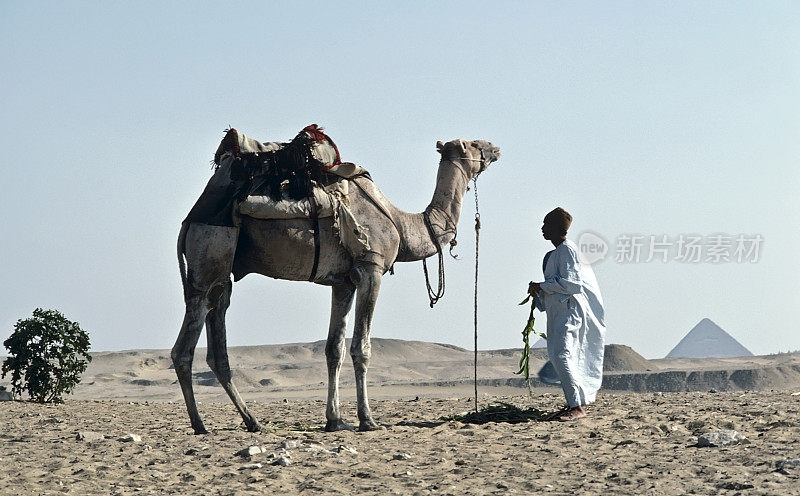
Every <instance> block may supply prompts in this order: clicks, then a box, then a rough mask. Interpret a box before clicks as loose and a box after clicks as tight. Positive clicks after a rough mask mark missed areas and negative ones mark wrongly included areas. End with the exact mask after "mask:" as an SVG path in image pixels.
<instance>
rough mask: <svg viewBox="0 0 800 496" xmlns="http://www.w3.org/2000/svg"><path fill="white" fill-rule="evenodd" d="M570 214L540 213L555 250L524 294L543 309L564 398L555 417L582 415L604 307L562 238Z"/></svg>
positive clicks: (586, 269) (594, 380) (592, 381)
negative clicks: (540, 278)
mask: <svg viewBox="0 0 800 496" xmlns="http://www.w3.org/2000/svg"><path fill="white" fill-rule="evenodd" d="M570 224H572V216H571V215H570V214H569V213H568V212H567V211H566V210H564V209H563V208H561V207H558V208H556V209H554V210H553V211H551V212H550V213H548V214H547V215H546V216H545V217H544V224H543V225H542V236H544V239H546V240H548V241H550V242H551V243H553V246H555V247H556V248H555V250H552V251H550V252H548V253H547V254H546V255H545V257H544V263H543V266H544V269H543V270H544V278H545V280H544V281H543V282H538V283H537V282H531V283H530V285H529V286H528V293H530V294H531V295H532V296H534V297H536V306H537V308H538V309H539V310H542V311H546V312H547V354H548V356H549V358H550V363H551V364H552V365H553V368H555V371H556V373H557V374H558V378H559V380H560V381H561V388H562V389H563V390H564V396H565V397H566V399H567V409H565V410H564V411H563V412H562V413H561V414H560V415H559V416H557V417H556V419H557V420H560V421H562V422H567V421H571V420H576V419H579V418H583V417H585V416H586V411H585V409H584V408H583V407H584V406H585V405H588V404H589V403H592V402H593V401H594V399H595V396H596V395H597V390H598V389H600V384H601V383H602V381H603V349H604V348H603V335H604V334H605V311H604V309H603V298H602V297H601V296H600V289H599V288H598V286H597V280H596V279H595V276H594V272H593V271H592V268H591V267H590V266H589V265H588V264H582V263H581V262H580V260H579V259H578V247H577V246H576V245H575V243H573V242H572V241H570V240H568V239H567V230H568V229H569V226H570Z"/></svg>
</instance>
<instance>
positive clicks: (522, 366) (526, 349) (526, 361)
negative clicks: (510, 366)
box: [514, 295, 547, 396]
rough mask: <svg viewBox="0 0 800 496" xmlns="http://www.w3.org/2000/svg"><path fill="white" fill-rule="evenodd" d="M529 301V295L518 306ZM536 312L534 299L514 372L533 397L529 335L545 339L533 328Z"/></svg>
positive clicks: (545, 336) (542, 334)
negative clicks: (521, 378) (517, 365)
mask: <svg viewBox="0 0 800 496" xmlns="http://www.w3.org/2000/svg"><path fill="white" fill-rule="evenodd" d="M530 300H531V295H528V296H527V297H526V298H525V299H524V300H522V301H521V302H520V305H524V304H526V303H528V301H530ZM534 310H536V298H534V299H533V301H531V313H530V314H529V315H528V323H527V324H525V328H524V329H523V330H522V345H523V346H522V357H520V359H519V370H518V371H517V372H514V373H515V374H524V377H525V384H526V385H527V386H528V394H529V395H531V396H533V390H532V389H531V371H530V360H531V334H533V335H534V336H539V337H541V338H542V339H547V334H545V333H543V332H538V331H536V330H535V329H534V328H533V324H534V322H536V318H535V317H534V316H533V311H534Z"/></svg>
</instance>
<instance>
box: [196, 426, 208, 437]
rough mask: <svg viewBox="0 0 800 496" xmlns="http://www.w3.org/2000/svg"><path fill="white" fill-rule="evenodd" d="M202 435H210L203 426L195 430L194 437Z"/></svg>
mask: <svg viewBox="0 0 800 496" xmlns="http://www.w3.org/2000/svg"><path fill="white" fill-rule="evenodd" d="M202 434H208V431H207V430H206V428H205V427H203V426H202V425H201V426H200V427H195V428H194V435H195V436H200V435H202Z"/></svg>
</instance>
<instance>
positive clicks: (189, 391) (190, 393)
mask: <svg viewBox="0 0 800 496" xmlns="http://www.w3.org/2000/svg"><path fill="white" fill-rule="evenodd" d="M207 312H208V309H207V308H206V306H205V305H204V304H203V297H202V296H201V295H196V296H193V297H190V298H187V300H186V313H185V314H184V317H183V325H182V326H181V331H180V333H179V334H178V339H177V341H175V346H173V347H172V363H173V364H174V366H175V374H176V375H177V376H178V382H179V383H180V385H181V392H182V393H183V399H184V401H185V402H186V410H187V411H188V413H189V420H190V422H191V423H192V428H193V429H194V433H195V434H208V431H207V430H206V428H205V426H204V425H203V420H202V419H201V418H200V412H198V410H197V403H196V402H195V399H194V390H193V388H192V361H193V360H194V349H195V346H197V340H198V339H199V338H200V333H201V332H202V331H203V318H204V317H205V315H206V313H207Z"/></svg>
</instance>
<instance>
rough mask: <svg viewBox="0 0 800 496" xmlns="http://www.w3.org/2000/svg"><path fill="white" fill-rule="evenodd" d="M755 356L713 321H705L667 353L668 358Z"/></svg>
mask: <svg viewBox="0 0 800 496" xmlns="http://www.w3.org/2000/svg"><path fill="white" fill-rule="evenodd" d="M740 356H753V354H752V353H750V350H748V349H747V348H745V347H744V346H742V345H741V343H739V341H736V340H735V339H734V338H733V337H731V335H730V334H728V333H727V332H725V331H724V330H723V329H722V328H721V327H720V326H718V325H717V324H715V323H714V322H713V321H712V320H711V319H703V320H701V321H700V322H698V323H697V325H696V326H694V327H693V328H692V330H691V331H689V332H688V333H687V334H686V336H684V337H683V339H681V340H680V342H679V343H678V344H677V345H676V346H675V347H674V348H672V351H670V352H669V353H667V356H666V358H728V357H740Z"/></svg>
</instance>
